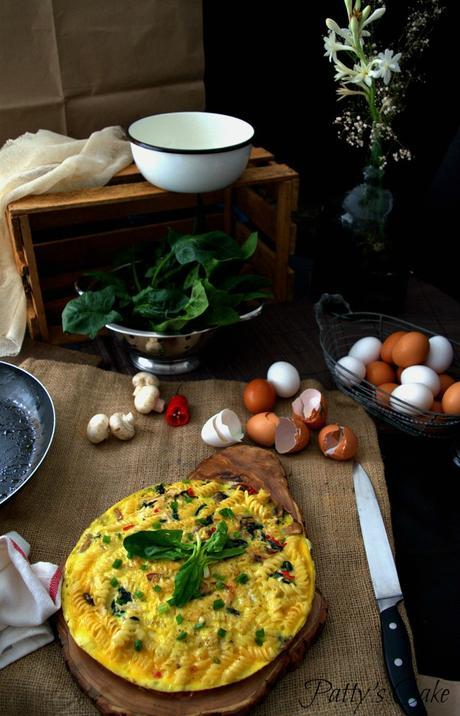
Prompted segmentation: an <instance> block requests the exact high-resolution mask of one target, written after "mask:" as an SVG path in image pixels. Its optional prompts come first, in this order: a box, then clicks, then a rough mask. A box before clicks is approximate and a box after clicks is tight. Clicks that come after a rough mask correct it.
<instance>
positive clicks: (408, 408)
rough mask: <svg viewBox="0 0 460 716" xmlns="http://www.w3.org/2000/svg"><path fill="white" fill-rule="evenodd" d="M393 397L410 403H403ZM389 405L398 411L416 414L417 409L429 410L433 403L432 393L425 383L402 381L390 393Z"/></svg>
mask: <svg viewBox="0 0 460 716" xmlns="http://www.w3.org/2000/svg"><path fill="white" fill-rule="evenodd" d="M395 398H399V400H403V401H404V403H410V405H403V404H402V403H400V402H399V401H398V400H395ZM390 405H391V407H392V408H394V410H397V411H398V413H405V414H406V415H416V414H417V412H418V410H429V409H430V408H431V406H432V405H433V393H432V392H431V390H430V389H429V388H427V386H426V385H422V384H421V383H404V384H403V385H398V387H397V388H395V389H394V390H393V392H392V393H391V397H390Z"/></svg>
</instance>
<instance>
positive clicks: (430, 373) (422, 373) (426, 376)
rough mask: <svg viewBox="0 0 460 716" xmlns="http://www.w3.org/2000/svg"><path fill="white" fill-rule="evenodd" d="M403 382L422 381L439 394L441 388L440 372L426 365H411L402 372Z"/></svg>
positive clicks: (435, 393) (434, 392)
mask: <svg viewBox="0 0 460 716" xmlns="http://www.w3.org/2000/svg"><path fill="white" fill-rule="evenodd" d="M401 383H403V384H404V383H421V384H422V385H426V387H427V388H429V389H430V390H431V392H432V393H433V395H437V394H438V393H439V391H440V389H441V383H440V381H439V377H438V374H437V373H435V372H434V370H433V369H432V368H428V366H426V365H411V366H409V368H404V370H403V372H402V373H401Z"/></svg>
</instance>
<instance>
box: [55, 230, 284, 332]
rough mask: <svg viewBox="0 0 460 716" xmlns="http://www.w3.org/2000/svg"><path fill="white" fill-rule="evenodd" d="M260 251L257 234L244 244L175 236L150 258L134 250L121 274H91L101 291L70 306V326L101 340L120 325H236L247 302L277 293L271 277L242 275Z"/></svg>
mask: <svg viewBox="0 0 460 716" xmlns="http://www.w3.org/2000/svg"><path fill="white" fill-rule="evenodd" d="M256 248H257V234H256V233H253V234H251V235H250V236H249V237H248V239H247V240H246V241H245V242H244V243H243V244H239V243H238V242H237V241H235V240H234V239H233V238H232V237H231V236H228V235H227V234H225V233H223V232H222V231H210V232H208V233H205V234H199V235H194V234H187V235H181V234H178V233H176V232H174V231H169V233H168V235H167V236H166V238H165V239H164V240H163V241H162V242H161V244H160V245H157V246H156V247H155V249H154V250H153V252H152V251H151V249H150V255H146V256H144V257H140V254H139V252H138V251H133V252H132V255H131V258H130V259H128V261H129V263H128V264H125V265H124V266H122V265H121V264H119V265H118V267H117V268H116V269H115V270H114V271H108V272H104V271H92V272H90V273H89V275H90V276H91V277H92V278H93V281H94V283H95V285H96V287H97V288H98V289H99V290H95V291H86V292H85V293H83V294H82V295H81V296H79V297H78V298H75V299H73V300H71V301H69V303H68V304H67V305H66V307H65V308H64V311H63V313H62V326H63V329H64V331H65V332H68V333H81V334H85V335H88V336H90V337H91V338H94V337H95V336H96V335H97V333H98V331H99V330H100V329H101V328H103V326H104V325H106V324H107V323H113V322H118V323H122V325H124V326H129V327H131V328H140V329H143V330H151V331H155V332H157V333H166V334H168V333H169V334H177V333H181V332H187V331H193V330H199V329H203V328H211V327H217V326H224V325H228V324H231V323H236V322H237V321H238V320H239V317H240V309H241V308H242V307H243V306H244V304H245V303H247V302H248V301H252V300H260V299H266V298H269V297H270V296H271V295H272V294H271V293H270V292H269V291H268V290H267V286H268V285H269V280H268V279H266V278H264V277H262V276H256V275H252V274H249V273H241V268H242V266H243V264H245V263H246V262H247V261H248V260H249V259H250V258H251V256H253V254H254V252H255V251H256ZM122 260H123V261H126V260H127V255H126V252H125V255H124V257H123V259H122V258H121V257H120V261H122Z"/></svg>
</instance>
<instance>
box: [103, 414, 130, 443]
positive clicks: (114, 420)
mask: <svg viewBox="0 0 460 716" xmlns="http://www.w3.org/2000/svg"><path fill="white" fill-rule="evenodd" d="M134 423H135V418H134V415H133V414H132V413H126V414H124V413H114V414H113V415H111V416H110V420H109V425H110V430H111V432H112V435H114V436H115V437H116V438H118V440H131V438H133V437H134V435H135V433H136V430H135V428H134Z"/></svg>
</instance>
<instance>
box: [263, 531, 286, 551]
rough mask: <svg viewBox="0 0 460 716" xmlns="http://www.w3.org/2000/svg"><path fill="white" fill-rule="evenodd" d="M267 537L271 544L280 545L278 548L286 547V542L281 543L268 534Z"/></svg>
mask: <svg viewBox="0 0 460 716" xmlns="http://www.w3.org/2000/svg"><path fill="white" fill-rule="evenodd" d="M265 537H266V538H267V539H268V540H270V542H273V543H274V544H276V545H278V547H281V548H283V547H284V545H285V544H286V543H285V542H280V541H279V540H277V539H276V538H275V537H272V536H271V535H267V534H266V535H265Z"/></svg>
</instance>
